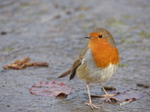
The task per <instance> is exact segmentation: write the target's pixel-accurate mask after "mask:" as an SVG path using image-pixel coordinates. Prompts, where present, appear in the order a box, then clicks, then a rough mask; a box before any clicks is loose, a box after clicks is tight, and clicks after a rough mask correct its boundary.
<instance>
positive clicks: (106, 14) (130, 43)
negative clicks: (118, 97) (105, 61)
mask: <svg viewBox="0 0 150 112" xmlns="http://www.w3.org/2000/svg"><path fill="white" fill-rule="evenodd" d="M149 12H150V1H149V0H132V1H131V0H113V1H112V0H103V1H100V0H70V1H69V0H68V1H67V0H65V1H61V0H51V1H49V0H1V1H0V32H1V35H0V67H1V68H0V112H149V111H150V96H149V95H144V96H143V97H142V98H141V99H140V100H136V101H134V102H132V103H129V104H126V105H123V106H119V105H115V104H109V103H105V102H103V101H102V100H101V99H100V98H94V99H93V102H94V103H97V104H99V105H101V109H100V110H96V109H94V110H91V108H90V107H88V106H86V105H85V104H84V102H85V101H88V96H87V91H86V87H85V84H84V82H82V81H81V80H79V79H77V78H75V79H74V80H71V81H69V80H68V77H66V78H63V79H57V77H58V76H59V75H60V74H61V73H62V72H64V71H66V70H67V69H68V68H69V67H70V66H71V64H72V62H73V61H74V59H75V58H76V57H77V55H78V53H79V51H80V49H81V48H82V47H83V46H84V45H85V43H87V40H86V39H84V38H83V37H85V36H87V34H88V32H90V31H91V30H92V29H93V28H95V27H101V28H105V29H107V30H108V31H110V32H111V33H112V35H113V36H114V38H115V41H116V44H117V48H118V50H119V53H120V60H121V62H120V63H121V65H122V66H121V67H119V69H118V71H117V72H116V74H115V75H114V76H113V77H112V78H111V79H110V80H109V81H107V82H105V83H104V85H105V86H113V87H115V88H117V89H123V88H134V89H137V90H136V91H135V93H144V92H147V93H149V92H150V89H149V88H143V87H137V86H136V84H137V83H143V84H146V85H150V82H149V80H150V13H149ZM26 56H29V57H30V59H31V60H32V61H46V62H48V63H49V68H37V67H36V68H34V67H31V68H26V69H23V70H3V68H2V66H4V65H6V64H9V63H11V62H12V61H13V60H15V59H23V58H24V57H26ZM53 80H55V81H57V82H65V83H66V84H68V85H70V86H71V87H72V88H73V91H72V94H71V95H69V96H68V97H67V98H65V99H59V98H53V97H42V96H35V95H31V94H30V93H29V88H30V87H31V86H32V85H33V84H35V83H38V82H39V81H43V82H44V81H45V82H46V81H53ZM91 93H92V94H103V91H101V89H100V87H99V85H91ZM133 94H134V93H133Z"/></svg>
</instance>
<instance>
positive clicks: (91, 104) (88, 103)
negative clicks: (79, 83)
mask: <svg viewBox="0 0 150 112" xmlns="http://www.w3.org/2000/svg"><path fill="white" fill-rule="evenodd" d="M86 88H87V91H88V96H89V102H85V104H86V105H89V106H90V107H91V108H92V109H93V108H100V106H99V105H95V104H93V103H92V99H91V95H90V87H89V83H88V82H87V83H86Z"/></svg>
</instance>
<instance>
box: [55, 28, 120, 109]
mask: <svg viewBox="0 0 150 112" xmlns="http://www.w3.org/2000/svg"><path fill="white" fill-rule="evenodd" d="M85 38H86V39H89V42H88V43H87V45H85V47H84V48H83V49H82V50H81V52H80V54H79V56H78V58H77V59H76V60H75V62H74V63H73V65H72V67H71V68H70V69H69V70H68V71H66V72H64V73H63V74H61V75H60V76H59V77H58V78H62V77H65V76H67V75H68V74H71V75H70V80H71V79H73V78H74V77H75V75H77V77H78V78H79V79H81V80H83V81H84V82H85V83H86V87H87V92H88V97H89V102H86V104H87V105H89V106H91V108H100V106H99V105H95V104H93V103H92V100H91V95H90V88H89V83H99V84H100V86H101V87H102V89H103V91H104V93H105V95H101V96H102V97H104V98H105V99H108V100H109V101H110V102H111V100H110V99H115V100H118V99H117V98H115V97H113V96H114V95H113V94H108V93H107V92H106V90H105V89H104V87H103V85H102V82H104V81H106V80H107V79H109V78H110V77H111V76H112V75H113V74H114V73H115V72H116V69H117V68H118V63H119V54H118V50H117V48H116V45H115V41H114V39H113V37H112V35H111V34H110V33H109V32H108V31H107V30H105V29H102V28H95V29H94V30H93V31H92V32H90V33H89V36H87V37H85Z"/></svg>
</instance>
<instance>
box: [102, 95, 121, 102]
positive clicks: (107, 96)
mask: <svg viewBox="0 0 150 112" xmlns="http://www.w3.org/2000/svg"><path fill="white" fill-rule="evenodd" d="M113 96H114V94H105V95H101V97H104V98H103V100H108V101H109V102H111V101H112V100H115V101H119V99H117V98H115V97H113Z"/></svg>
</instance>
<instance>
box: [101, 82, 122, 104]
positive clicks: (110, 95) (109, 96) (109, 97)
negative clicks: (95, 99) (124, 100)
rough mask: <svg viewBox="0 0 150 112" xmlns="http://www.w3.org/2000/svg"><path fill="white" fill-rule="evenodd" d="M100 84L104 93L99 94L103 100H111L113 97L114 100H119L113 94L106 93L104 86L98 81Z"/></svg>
mask: <svg viewBox="0 0 150 112" xmlns="http://www.w3.org/2000/svg"><path fill="white" fill-rule="evenodd" d="M100 86H101V87H102V89H103V91H104V93H105V95H101V96H102V97H104V100H105V99H108V101H109V102H111V99H114V100H116V101H119V99H117V98H115V97H113V96H114V94H108V93H107V92H106V90H105V88H104V86H103V85H102V83H100Z"/></svg>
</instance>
